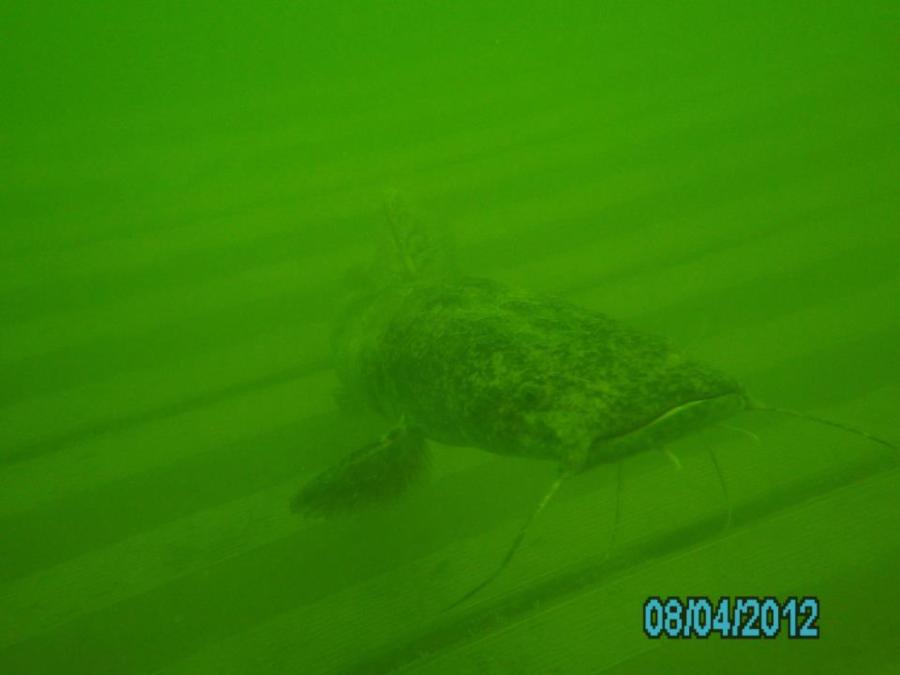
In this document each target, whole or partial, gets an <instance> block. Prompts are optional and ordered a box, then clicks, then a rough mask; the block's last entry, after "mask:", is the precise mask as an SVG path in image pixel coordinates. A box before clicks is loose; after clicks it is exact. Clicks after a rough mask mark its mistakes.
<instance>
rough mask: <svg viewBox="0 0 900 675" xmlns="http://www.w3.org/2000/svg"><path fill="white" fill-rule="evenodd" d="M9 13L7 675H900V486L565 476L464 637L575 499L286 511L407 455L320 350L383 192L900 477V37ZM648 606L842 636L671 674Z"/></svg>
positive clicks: (745, 471) (723, 26)
mask: <svg viewBox="0 0 900 675" xmlns="http://www.w3.org/2000/svg"><path fill="white" fill-rule="evenodd" d="M0 16H2V20H0V33H2V35H3V37H2V39H0V44H2V47H0V76H2V82H3V86H2V92H3V95H2V103H0V214H2V223H3V229H2V244H0V316H2V329H0V362H2V363H0V373H2V385H0V673H4V674H6V673H9V674H11V675H31V674H34V673H52V674H57V673H60V674H70V673H71V674H79V673H84V674H90V675H100V674H103V673H109V674H111V675H112V674H115V675H126V674H132V673H134V674H138V673H141V674H143V673H165V674H166V675H176V674H179V675H188V674H190V675H194V674H197V673H249V674H256V673H259V674H265V673H304V674H306V673H310V674H319V673H384V672H393V671H398V672H404V673H453V674H454V675H455V674H458V673H491V674H493V673H542V674H543V673H562V674H566V675H567V674H569V673H577V674H580V673H585V674H593V673H601V672H604V673H605V672H609V673H619V674H626V673H628V674H630V673H681V672H684V673H717V672H727V673H759V672H774V673H806V672H809V673H870V672H872V673H895V672H900V638H898V635H900V620H898V618H897V613H896V608H897V607H898V606H900V585H898V583H897V581H896V578H895V574H896V569H897V565H898V562H900V535H898V530H897V523H898V522H900V496H898V495H900V491H898V487H900V474H898V472H897V470H896V464H895V463H894V461H893V459H892V458H893V457H895V456H896V453H895V454H894V455H892V454H891V452H890V450H888V449H887V448H884V447H882V446H879V445H877V444H874V443H870V442H868V441H866V440H865V439H862V438H859V437H856V436H853V435H851V434H847V433H844V432H842V431H840V430H837V429H833V428H827V427H822V426H820V425H815V424H812V423H809V422H803V421H801V420H794V419H784V418H776V417H774V416H772V415H769V416H767V415H764V414H763V413H756V414H749V413H748V414H744V415H741V416H740V417H738V418H735V419H734V420H733V424H734V426H736V427H739V428H740V429H743V430H746V431H749V432H750V433H751V434H752V435H748V434H746V433H744V432H742V431H739V430H737V431H736V430H734V429H712V430H708V431H705V432H703V433H700V434H697V435H695V436H692V437H690V438H687V439H685V440H683V441H681V442H679V443H677V444H675V446H673V447H672V448H671V450H672V451H673V453H674V455H675V456H676V457H677V461H678V463H679V464H680V466H681V469H680V470H679V469H678V468H677V467H676V464H675V463H674V462H673V461H670V460H669V459H667V458H666V456H665V455H662V454H660V453H644V454H640V455H637V456H634V457H630V458H628V459H627V460H625V461H624V462H623V464H622V465H621V468H617V467H598V468H597V469H596V470H595V471H591V472H589V473H587V474H585V475H583V476H579V477H577V478H576V479H573V480H571V481H570V482H568V483H566V484H564V485H563V486H562V487H561V489H560V491H559V493H558V495H557V496H556V497H555V499H554V500H553V501H552V502H551V503H550V504H549V505H548V506H547V508H546V510H545V511H544V512H543V513H542V514H541V516H540V518H539V519H538V520H537V521H536V522H535V524H534V526H533V528H532V530H531V531H530V532H529V534H528V536H527V537H526V539H525V541H524V543H523V545H522V548H521V549H520V551H519V553H518V554H517V556H516V558H515V559H514V560H513V562H512V563H511V564H510V566H509V567H508V568H507V570H506V571H505V572H504V574H503V575H502V576H501V577H500V578H499V579H498V580H497V581H496V583H495V584H493V585H492V586H491V587H489V588H488V589H485V591H484V592H483V593H482V594H481V595H479V596H477V597H476V598H473V600H472V601H471V602H470V603H467V604H466V605H463V606H461V607H458V608H456V609H455V610H454V611H453V612H450V613H442V611H441V610H442V609H443V608H444V607H446V606H447V605H448V604H450V603H451V602H452V601H453V600H454V599H456V598H458V597H459V596H460V595H461V594H462V593H464V592H465V591H466V590H468V589H469V588H471V587H472V585H473V584H474V583H477V582H478V581H479V580H480V579H482V578H483V577H484V576H485V575H486V574H488V573H489V572H490V571H491V570H492V569H494V567H495V566H496V564H497V563H498V561H499V560H500V559H501V558H502V556H503V553H504V551H505V550H506V547H507V546H508V544H509V542H510V541H511V540H512V539H513V537H514V536H515V533H516V532H517V530H518V529H519V527H520V526H521V524H522V522H523V521H524V520H525V519H526V518H527V515H528V513H529V512H530V511H531V510H532V509H533V508H534V506H535V504H536V503H537V502H538V500H540V498H541V496H542V495H543V494H544V493H545V492H546V490H547V488H548V486H549V485H550V483H551V482H552V480H553V478H554V477H555V475H556V471H555V467H553V466H552V465H550V464H545V463H541V462H533V461H528V460H525V459H516V458H509V457H498V456H494V455H490V454H487V453H484V452H481V451H479V450H477V449H469V448H463V449H460V448H444V447H437V448H435V449H434V454H435V460H434V466H433V467H432V472H431V473H432V475H431V477H430V478H429V479H428V480H427V481H425V482H424V483H423V484H421V485H419V486H416V488H415V489H413V490H412V492H411V493H410V494H409V495H407V496H405V497H404V498H403V499H401V500H399V501H397V502H396V503H393V504H391V505H388V506H385V507H383V508H374V509H371V510H368V511H365V512H363V513H360V514H358V515H356V516H352V517H348V518H343V519H338V520H334V521H314V520H306V519H304V518H302V517H299V516H296V515H294V514H292V513H291V512H290V511H289V509H288V503H289V501H290V498H291V496H292V495H293V494H294V493H295V492H296V490H297V488H298V487H299V486H300V485H301V484H303V483H304V482H305V481H306V480H308V479H309V478H310V477H311V476H313V475H315V474H316V473H318V472H319V471H322V470H323V469H325V468H326V467H328V466H330V465H332V464H333V463H334V462H336V461H337V460H338V459H339V458H341V457H342V456H345V455H346V454H347V453H349V452H351V451H353V450H355V449H357V448H359V447H360V446H362V445H363V444H365V443H367V442H371V441H372V439H373V438H377V437H378V435H380V434H382V433H384V432H385V431H386V428H385V424H384V423H378V422H376V421H374V420H370V419H365V420H363V419H357V418H352V419H351V418H348V417H346V416H345V415H343V414H342V413H340V412H339V410H338V407H337V406H336V404H335V400H334V391H335V384H336V382H335V376H334V373H333V372H332V370H331V369H330V368H329V367H328V350H327V345H328V334H329V330H330V325H331V322H332V317H333V313H334V308H335V306H336V305H337V303H338V302H339V301H340V298H341V294H342V289H344V288H345V287H346V285H347V281H346V279H347V273H348V270H349V269H351V268H353V267H354V266H356V265H359V264H360V263H363V262H365V261H367V260H368V259H369V258H370V257H371V255H372V252H373V251H374V250H375V245H376V238H377V237H376V232H377V231H378V228H379V226H381V224H382V223H383V211H382V201H383V195H384V193H385V191H386V190H399V191H401V192H402V193H403V194H405V195H406V196H407V197H408V199H409V200H410V202H411V203H412V204H414V206H415V209H416V212H417V213H418V214H420V216H421V217H422V218H426V219H428V220H429V222H433V223H435V224H436V225H437V226H438V227H440V228H442V229H443V230H444V231H446V232H448V233H451V234H452V237H453V239H454V240H455V246H456V249H457V256H458V259H459V263H460V265H461V266H462V267H463V269H464V270H465V271H466V272H468V273H470V274H475V275H481V276H486V277H490V278H494V279H497V280H499V281H502V282H506V283H509V284H514V285H517V286H520V287H523V288H525V289H528V290H530V291H534V292H539V293H548V292H549V293H555V294H559V295H563V296H565V297H566V298H567V299H569V300H570V301H572V302H575V303H577V304H580V305H582V306H586V307H589V308H592V309H595V310H597V311H602V312H605V313H608V314H610V315H612V316H614V317H616V318H619V319H621V320H623V321H626V322H628V323H629V324H631V325H632V326H634V327H636V328H638V329H641V330H645V331H649V332H654V333H658V334H662V335H666V336H668V337H670V338H671V339H672V340H674V341H675V342H676V343H678V344H680V345H681V346H682V347H684V348H685V349H686V350H687V351H688V352H689V353H691V354H693V355H695V356H696V357H698V358H700V359H703V360H705V361H708V362H710V363H713V364H715V365H716V366H718V367H720V368H722V369H723V370H725V371H726V372H728V373H731V374H733V375H734V376H735V377H737V378H738V379H739V380H740V381H742V382H743V383H744V384H745V386H746V387H747V389H748V390H749V391H750V392H752V393H753V395H754V396H756V397H757V398H759V399H761V400H764V401H766V402H767V403H770V404H772V405H781V406H785V407H790V408H794V409H800V410H805V411H809V412H811V413H814V414H817V415H820V416H825V417H828V418H833V419H838V420H841V421H843V422H846V423H849V424H852V425H855V426H859V427H862V428H865V429H866V430H868V431H869V432H871V433H874V434H877V435H879V436H882V437H886V438H888V439H891V440H892V441H893V442H894V443H897V442H898V441H900V422H898V419H900V418H898V414H897V410H898V406H900V386H898V384H897V382H898V376H900V362H898V359H897V353H896V345H897V344H898V338H900V315H898V312H897V309H896V304H897V301H896V298H897V297H898V291H900V272H898V265H897V260H898V253H900V234H898V218H897V216H898V206H900V204H898V201H900V200H898V191H897V187H896V186H897V184H898V182H900V181H898V178H900V164H898V152H897V151H898V137H900V134H898V121H900V120H898V112H900V111H898V103H900V96H898V91H900V89H898V81H897V80H898V78H897V72H900V68H898V65H900V64H898V60H900V49H898V44H900V43H898V42H897V40H896V35H897V25H898V21H897V20H898V5H897V3H895V2H874V1H872V2H869V1H864V2H849V1H846V2H787V3H784V2H780V3H779V2H762V3H743V4H742V5H741V6H738V4H736V3H731V4H728V3H713V2H693V3H665V2H642V3H625V2H597V3H589V2H580V3H554V2H546V1H535V0H529V1H528V2H525V3H508V2H507V3H500V2H490V1H488V2H466V3H435V2H412V1H407V0H403V1H394V2H387V1H385V2H359V1H354V2H323V1H313V2H305V3H283V4H275V3H267V4H265V5H260V4H252V3H242V4H239V3H205V2H204V3H199V2H195V3H190V4H189V5H188V6H182V5H179V4H177V3H161V4H160V3H155V4H152V3H143V4H136V3H60V4H57V5H54V6H52V7H51V6H41V5H40V4H39V3H24V2H20V3H13V4H12V5H10V6H5V7H4V9H3V11H2V12H0ZM711 451H712V452H713V453H714V455H715V457H716V458H717V459H718V463H719V465H720V469H721V470H720V471H719V472H717V471H716V470H715V465H714V464H713V463H712V461H711V456H712V455H711ZM619 472H620V473H619ZM719 474H721V478H724V481H723V480H722V479H721V478H720V475H719ZM619 479H620V480H621V486H622V487H621V491H620V493H618V492H617V490H616V489H615V485H616V481H617V480H619ZM723 487H724V490H723ZM617 495H618V496H617ZM617 500H618V501H619V510H618V513H619V516H618V517H617V518H614V517H613V514H614V513H615V512H616V508H615V504H616V501H617ZM729 506H730V509H731V512H732V519H731V525H730V527H729V528H728V529H727V530H726V529H725V527H724V526H725V523H726V519H727V513H728V510H729ZM614 521H617V524H616V525H615V526H614ZM653 595H658V596H662V597H664V598H665V597H666V596H680V597H685V596H689V595H706V596H711V597H713V598H718V597H719V596H728V595H730V596H736V595H752V596H766V595H772V596H775V597H778V598H786V597H788V596H790V595H797V596H817V597H818V598H819V599H820V603H821V616H820V618H819V622H818V623H819V626H820V629H821V638H820V639H818V640H790V639H787V637H786V636H784V635H782V636H780V637H778V638H775V639H772V640H722V639H720V638H717V637H713V638H711V639H709V640H699V639H692V640H664V639H663V640H650V639H648V638H647V637H646V636H645V635H644V633H643V631H642V626H641V617H642V606H643V603H644V601H645V600H646V599H647V598H648V597H649V596H653Z"/></svg>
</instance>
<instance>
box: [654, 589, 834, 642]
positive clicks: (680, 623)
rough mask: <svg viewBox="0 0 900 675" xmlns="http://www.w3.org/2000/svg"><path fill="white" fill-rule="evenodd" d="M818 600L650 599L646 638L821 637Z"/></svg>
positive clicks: (790, 598) (750, 598) (750, 597)
mask: <svg viewBox="0 0 900 675" xmlns="http://www.w3.org/2000/svg"><path fill="white" fill-rule="evenodd" d="M818 621H819V599H818V598H815V597H807V598H797V597H794V596H791V597H789V598H786V599H784V600H778V599H777V598H773V597H764V598H761V597H752V596H744V597H731V596H724V597H721V598H719V599H718V600H716V601H715V602H713V601H712V600H711V599H710V598H708V597H706V596H697V597H687V598H678V597H669V598H666V599H665V600H663V599H662V598H660V597H659V596H651V597H649V598H647V600H646V602H644V634H645V635H646V636H647V637H648V638H651V639H658V638H662V637H665V638H682V639H684V638H700V639H706V638H709V637H710V636H711V635H716V636H718V637H720V638H728V639H732V638H735V639H740V638H747V639H771V638H776V637H779V636H785V637H787V638H789V639H815V638H818V637H819V624H818Z"/></svg>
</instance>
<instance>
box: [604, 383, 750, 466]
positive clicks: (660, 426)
mask: <svg viewBox="0 0 900 675" xmlns="http://www.w3.org/2000/svg"><path fill="white" fill-rule="evenodd" d="M747 406H748V402H747V398H746V397H745V396H744V395H743V394H741V393H738V392H728V393H725V394H719V395H716V396H709V397H704V398H696V399H691V400H689V401H685V402H684V403H679V404H678V405H675V406H672V407H671V408H669V409H667V410H665V411H664V412H662V413H661V414H659V415H657V416H656V417H654V418H652V419H650V420H649V421H647V422H646V423H644V424H641V425H639V426H637V427H635V428H634V429H631V430H630V431H626V432H624V433H622V434H618V435H616V436H607V437H603V438H598V439H595V440H594V442H593V443H592V445H591V453H590V454H591V460H592V464H596V463H602V462H610V461H615V460H617V459H619V458H621V457H623V456H626V455H630V454H635V453H637V452H641V451H644V450H651V449H661V448H662V447H664V446H665V445H666V444H667V443H670V442H672V441H674V440H676V439H678V438H681V437H683V436H687V435H689V434H691V433H694V432H697V431H700V430H701V429H704V428H706V427H709V426H712V425H713V424H716V423H717V422H720V421H721V420H724V419H726V418H728V417H731V416H732V415H734V414H736V413H738V412H740V411H741V410H744V409H746V408H747Z"/></svg>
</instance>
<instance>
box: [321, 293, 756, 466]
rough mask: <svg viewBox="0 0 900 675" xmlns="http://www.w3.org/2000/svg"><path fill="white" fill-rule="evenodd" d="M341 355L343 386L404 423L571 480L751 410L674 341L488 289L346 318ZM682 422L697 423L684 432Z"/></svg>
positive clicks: (415, 296)
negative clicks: (544, 465) (540, 464)
mask: <svg viewBox="0 0 900 675" xmlns="http://www.w3.org/2000/svg"><path fill="white" fill-rule="evenodd" d="M335 354H336V366H337V370H338V374H339V377H340V379H341V381H342V383H343V386H344V387H345V388H346V389H347V390H348V391H350V392H352V393H353V395H354V396H355V397H358V398H361V399H362V400H364V401H366V402H367V404H368V405H369V406H370V407H371V408H373V409H374V410H376V411H377V412H379V413H380V414H381V415H383V416H384V417H385V418H386V419H388V420H390V421H392V422H396V421H397V420H400V419H403V420H404V421H405V424H406V425H408V426H409V427H412V428H416V429H418V430H420V431H421V432H422V433H423V434H424V435H425V436H427V437H428V438H431V439H433V440H436V441H438V442H441V443H444V444H447V445H462V446H473V447H478V448H481V449H483V450H486V451H489V452H494V453H499V454H508V455H519V456H524V457H532V458H541V459H549V460H556V461H558V462H560V464H561V465H562V466H564V467H565V466H569V467H574V468H585V467H587V466H590V465H593V464H597V463H599V462H605V461H614V460H616V459H617V458H618V457H619V456H621V455H622V454H626V453H631V452H636V451H639V450H642V449H646V447H647V446H651V445H657V444H658V443H660V442H665V441H667V440H670V439H671V437H672V436H678V435H683V434H684V433H689V432H690V431H693V430H696V428H697V427H699V426H705V424H708V423H711V422H712V421H715V419H719V418H722V417H726V416H728V415H730V414H733V413H734V412H737V410H738V409H740V407H742V405H743V402H744V400H745V399H744V396H743V393H742V390H741V387H740V385H739V384H738V383H737V382H736V381H734V380H733V379H731V378H729V377H727V376H725V375H723V374H721V373H719V372H718V371H716V370H714V369H713V368H711V367H709V366H707V365H705V364H703V363H700V362H697V361H694V360H691V359H689V358H687V357H685V356H684V355H682V354H681V353H680V352H678V351H676V350H675V349H673V348H672V347H671V346H670V345H669V344H668V343H667V342H665V341H664V340H663V339H661V338H658V337H655V336H652V335H647V334H644V333H642V332H639V331H636V330H633V329H630V328H628V327H626V326H624V325H622V324H621V323H619V322H617V321H615V320H613V319H611V318H609V317H607V316H605V315H602V314H599V313H596V312H592V311H589V310H587V309H584V308H581V307H578V306H575V305H572V304H570V303H568V302H565V301H563V300H560V299H557V298H552V297H543V296H536V295H531V294H528V293H525V292H521V291H517V290H512V289H509V288H506V287H504V286H503V285H501V284H498V283H495V282H492V281H488V280H484V279H461V280H452V281H451V280H437V281H427V282H425V281H423V282H418V283H408V284H404V285H400V286H395V287H387V288H383V289H382V290H380V291H375V292H373V293H372V294H371V296H369V297H368V298H365V299H362V300H358V301H357V302H356V303H354V304H353V305H352V306H351V307H350V308H349V309H348V311H347V312H346V313H345V315H344V320H343V321H341V322H340V323H339V328H338V330H337V333H336V342H335ZM706 401H716V402H717V403H716V404H715V405H709V406H708V405H706V403H705V402H706ZM697 403H700V404H702V405H696V404H697ZM686 404H695V405H693V406H691V405H687V406H686ZM685 406H686V407H685ZM682 408H684V409H685V410H687V409H688V408H690V409H691V416H687V415H684V416H682V417H684V418H685V419H687V420H688V422H687V423H684V424H681V425H680V426H679V425H672V424H671V419H674V418H676V417H677V415H676V414H675V413H680V411H681V409H682ZM673 411H675V412H673ZM661 418H662V419H664V420H665V421H666V423H665V425H659V424H655V421H657V420H660V419H661ZM663 427H664V429H663V430H664V431H665V433H652V434H651V433H647V430H649V429H654V430H658V429H660V428H663ZM623 439H624V442H623Z"/></svg>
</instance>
